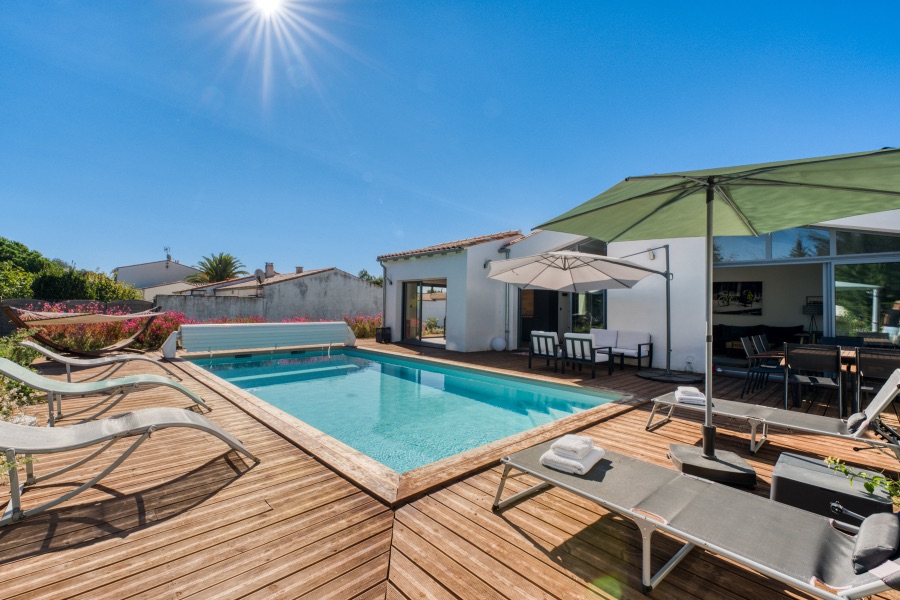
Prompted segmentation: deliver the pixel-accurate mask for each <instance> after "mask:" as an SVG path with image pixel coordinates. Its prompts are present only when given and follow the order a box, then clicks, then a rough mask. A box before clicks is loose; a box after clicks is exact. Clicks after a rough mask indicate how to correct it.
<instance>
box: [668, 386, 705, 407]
mask: <svg viewBox="0 0 900 600" xmlns="http://www.w3.org/2000/svg"><path fill="white" fill-rule="evenodd" d="M675 401H676V402H680V403H681V404H695V405H697V406H703V405H704V404H706V396H703V395H702V394H701V395H700V396H695V395H694V394H685V393H684V392H682V391H679V390H675Z"/></svg>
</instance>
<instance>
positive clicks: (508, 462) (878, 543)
mask: <svg viewBox="0 0 900 600" xmlns="http://www.w3.org/2000/svg"><path fill="white" fill-rule="evenodd" d="M552 443H553V441H549V442H546V443H543V444H540V445H538V446H534V447H532V448H529V449H527V450H522V451H521V452H517V453H515V454H512V455H510V456H506V457H504V458H503V459H502V460H501V462H502V463H503V465H504V468H503V476H502V477H501V479H500V484H499V486H498V488H497V494H496V496H495V498H494V504H493V509H494V510H495V511H499V510H502V509H503V508H505V507H507V506H509V505H510V504H512V503H514V502H518V501H521V500H523V499H525V498H527V497H528V496H530V495H532V494H535V493H537V492H539V491H541V490H544V489H546V488H549V487H551V486H556V487H559V488H562V489H564V490H567V491H569V492H572V493H574V494H577V495H578V496H581V497H582V498H585V499H587V500H590V501H592V502H596V503H597V504H599V505H600V506H602V507H604V508H605V509H607V510H609V511H611V512H614V513H617V514H619V515H622V516H624V517H627V518H629V519H631V520H632V521H633V522H634V524H635V525H637V528H638V530H639V531H640V534H641V539H642V561H641V562H642V573H641V583H642V585H643V591H644V592H645V593H649V592H650V591H652V590H653V588H655V587H656V586H657V585H658V584H659V583H660V581H662V579H663V578H664V577H665V576H666V575H668V574H669V573H670V572H671V571H672V570H673V569H674V568H675V567H676V566H677V565H678V563H679V562H680V561H681V560H682V559H683V558H684V557H685V556H686V555H687V554H688V553H689V552H690V551H691V550H692V549H693V548H694V547H697V546H699V547H701V548H703V549H705V550H707V551H708V552H711V553H713V554H718V555H720V556H724V557H726V558H728V559H731V560H733V561H735V562H737V563H739V564H742V565H745V566H747V567H749V568H751V569H753V570H755V571H757V572H759V573H762V574H763V575H766V576H768V577H772V578H774V579H777V580H779V581H783V582H785V583H787V584H788V585H792V586H795V587H797V588H799V589H801V590H804V591H806V592H808V593H810V594H813V595H816V596H819V597H822V598H828V599H831V600H840V599H844V598H860V597H863V596H868V595H871V594H875V593H878V592H881V591H886V590H890V589H900V556H898V553H897V545H898V543H900V539H893V540H891V541H885V539H884V535H885V532H886V530H888V529H889V530H890V532H888V533H895V532H896V533H897V535H900V523H898V521H897V519H898V517H897V515H894V514H893V513H881V514H880V515H879V514H876V515H872V516H871V517H868V518H867V519H866V520H865V521H863V523H862V525H861V526H860V531H859V533H858V534H857V535H856V536H855V537H854V536H852V535H849V534H848V533H845V532H843V531H839V530H838V529H836V528H835V527H834V526H833V521H832V519H829V518H827V517H822V516H819V515H816V514H813V513H811V512H807V511H804V510H801V509H799V508H794V507H792V506H788V505H786V504H781V503H778V502H775V501H774V500H769V499H768V498H762V497H760V496H757V495H755V494H751V493H748V492H744V491H740V490H736V489H734V488H730V487H728V486H725V485H722V484H719V483H713V482H710V481H706V480H703V479H698V478H695V477H692V476H689V475H684V474H681V473H678V472H676V471H673V470H671V469H667V468H665V467H660V466H657V465H653V464H650V463H647V462H644V461H641V460H637V459H634V458H631V457H628V456H623V455H620V454H617V453H614V452H609V451H607V452H606V453H605V455H604V457H603V459H601V460H600V462H598V463H597V464H596V465H595V466H594V467H593V468H592V469H591V470H590V471H588V472H587V473H586V474H585V475H583V476H578V475H570V474H567V473H563V472H560V471H556V470H553V469H550V468H547V467H545V466H543V465H542V464H541V462H540V457H541V456H542V455H543V454H544V452H546V451H547V450H548V449H549V448H550V445H551V444H552ZM513 469H515V470H517V471H520V472H523V473H527V474H529V475H532V476H534V477H536V478H537V479H538V480H540V482H541V483H539V484H537V485H534V486H532V487H530V488H528V489H526V490H524V491H521V492H519V493H516V494H514V495H512V496H510V497H508V498H506V499H504V500H501V496H502V494H503V488H504V486H505V484H506V482H507V480H508V478H509V476H510V472H511V471H512V470H513ZM656 531H662V532H664V533H666V534H669V535H671V536H673V537H675V538H678V539H680V540H684V542H685V544H684V546H682V547H681V549H679V550H678V551H677V552H676V553H675V554H674V555H673V556H672V558H670V559H669V561H668V562H667V563H666V564H665V565H664V566H663V567H661V568H660V569H659V570H658V571H657V572H656V573H655V574H654V573H653V572H652V567H651V561H652V555H651V550H652V548H651V542H652V536H653V534H654V532H656ZM891 544H893V545H891Z"/></svg>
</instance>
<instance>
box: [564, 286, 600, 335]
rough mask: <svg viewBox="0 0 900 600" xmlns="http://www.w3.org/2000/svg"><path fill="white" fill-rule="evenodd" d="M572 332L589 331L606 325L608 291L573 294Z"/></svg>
mask: <svg viewBox="0 0 900 600" xmlns="http://www.w3.org/2000/svg"><path fill="white" fill-rule="evenodd" d="M571 297H572V332H573V333H588V332H589V331H590V330H591V328H592V327H594V328H605V327H606V292H603V291H600V292H587V293H579V294H571Z"/></svg>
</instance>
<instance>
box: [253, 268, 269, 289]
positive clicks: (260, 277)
mask: <svg viewBox="0 0 900 600" xmlns="http://www.w3.org/2000/svg"><path fill="white" fill-rule="evenodd" d="M253 274H254V275H256V283H258V284H260V285H262V282H263V281H265V280H266V272H265V271H263V270H262V269H257V270H256V272H255V273H253Z"/></svg>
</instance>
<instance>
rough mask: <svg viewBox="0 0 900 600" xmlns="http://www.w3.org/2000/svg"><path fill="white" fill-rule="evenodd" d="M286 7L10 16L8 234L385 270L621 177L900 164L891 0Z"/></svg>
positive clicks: (5, 56) (100, 254)
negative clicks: (852, 157) (405, 253)
mask: <svg viewBox="0 0 900 600" xmlns="http://www.w3.org/2000/svg"><path fill="white" fill-rule="evenodd" d="M283 4H284V6H283V7H282V11H283V12H281V13H276V15H275V16H274V17H271V18H270V20H262V16H261V15H262V13H260V12H259V11H258V10H256V7H255V5H254V2H253V1H252V0H141V1H140V2H137V1H135V2H132V1H127V2H126V1H123V2H110V1H109V0H102V1H100V0H96V1H93V0H66V1H63V0H60V1H57V2H51V1H41V0H33V1H27V2H22V1H19V2H16V1H7V2H2V3H0V205H2V212H0V235H2V236H4V237H8V238H12V239H14V240H18V241H21V242H24V243H25V244H27V245H28V246H30V247H32V248H35V249H37V250H39V251H40V252H42V253H43V254H45V255H47V256H49V257H51V258H56V257H58V258H63V259H65V260H67V261H74V262H75V263H76V265H77V266H78V267H79V268H87V269H95V268H99V269H100V270H102V271H109V270H111V269H113V268H114V267H116V266H119V265H127V264H133V263H138V262H145V261H150V260H159V259H162V258H164V252H163V247H165V246H171V248H172V254H173V256H174V257H175V258H176V259H177V260H180V261H181V262H184V263H187V264H195V263H196V262H197V260H198V259H199V258H200V257H201V256H203V255H208V254H210V253H212V252H223V251H224V252H230V253H232V254H234V255H235V256H237V257H238V258H239V259H241V260H242V261H243V262H244V263H245V264H246V265H247V267H248V270H250V271H251V272H252V271H253V270H254V269H255V268H257V267H261V266H262V265H263V263H264V262H266V261H272V262H274V263H275V267H276V269H278V270H280V271H282V272H287V271H290V270H291V269H292V268H293V267H294V266H295V265H303V266H305V267H306V268H316V267H326V266H336V267H339V268H342V269H344V270H346V271H350V272H352V273H356V272H357V271H359V270H360V269H362V268H366V269H368V270H369V271H370V272H373V273H376V274H380V267H379V266H378V264H377V262H376V261H375V257H376V256H377V255H379V254H383V253H388V252H394V251H399V250H405V249H411V248H417V247H421V246H427V245H431V244H434V243H440V242H445V241H450V240H455V239H460V238H466V237H470V236H475V235H483V234H487V233H493V232H497V231H504V230H507V229H522V230H523V231H526V232H527V231H528V230H530V229H531V228H532V227H534V226H535V225H537V224H539V223H541V222H543V221H544V220H546V219H548V218H550V217H553V216H555V215H557V214H559V213H561V212H563V211H565V210H567V209H569V208H571V207H573V206H575V205H577V204H579V203H581V202H583V201H585V200H587V199H589V198H591V197H592V196H594V195H596V194H598V193H600V192H601V191H603V190H604V189H606V188H607V187H609V186H611V185H613V184H615V183H616V182H618V181H619V180H621V179H623V178H624V177H626V176H628V175H639V174H645V173H648V172H666V171H674V170H682V169H691V168H704V167H713V166H728V165H733V164H744V163H752V162H764V161H769V160H778V159H788V158H799V157H805V156H818V155H827V154H840V153H846V152H856V151H863V150H871V149H876V148H881V147H884V146H897V145H900V35H898V33H900V30H898V28H900V3H898V2H896V1H895V0H891V1H886V2H871V3H853V2H849V3H848V2H747V3H740V4H739V3H730V2H709V3H694V2H678V3H675V2H659V3H652V2H618V3H612V2H601V1H589V2H547V1H530V0H518V1H515V2H513V1H509V2H490V1H488V0H471V1H441V0H438V1H435V2H420V1H407V2H396V1H376V0H365V1H347V2H323V1H316V2H304V1H301V0H284V2H283ZM275 29H278V30H279V31H281V32H283V34H282V35H281V36H280V37H277V38H274V37H272V36H271V35H269V37H267V32H268V33H269V34H270V33H271V32H272V31H274V30H275Z"/></svg>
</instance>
